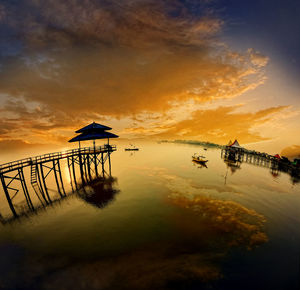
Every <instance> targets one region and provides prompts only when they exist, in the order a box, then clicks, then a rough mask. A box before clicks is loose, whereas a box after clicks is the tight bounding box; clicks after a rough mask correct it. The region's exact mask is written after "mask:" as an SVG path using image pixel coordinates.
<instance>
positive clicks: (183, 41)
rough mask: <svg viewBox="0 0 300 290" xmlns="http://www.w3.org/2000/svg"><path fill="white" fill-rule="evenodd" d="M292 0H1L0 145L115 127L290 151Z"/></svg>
mask: <svg viewBox="0 0 300 290" xmlns="http://www.w3.org/2000/svg"><path fill="white" fill-rule="evenodd" d="M299 15H300V2H299V1H297V0H286V1H282V0H265V1H259V0H253V1H241V0H202V1H201V0H197V1H196V0H178V1H177V0H170V1H168V0H163V1H157V0H65V1H59V0H22V1H17V0H0V34H1V38H0V104H1V107H0V114H1V119H0V148H3V147H5V146H15V147H14V148H19V147H24V146H25V147H26V146H31V145H34V144H45V143H46V144H51V143H53V144H65V143H66V142H67V140H69V139H70V138H71V137H73V135H74V134H73V133H74V131H75V130H76V129H78V128H80V127H82V126H84V125H86V124H88V123H90V122H92V121H95V122H99V123H103V124H105V125H108V126H111V127H113V128H114V130H113V132H114V133H116V134H118V135H120V137H122V138H124V139H126V138H134V139H135V138H139V139H140V138H144V139H151V140H161V139H170V140H173V139H193V140H202V141H211V142H216V143H220V144H226V143H228V141H229V140H230V139H231V140H232V139H235V138H237V139H238V140H239V142H240V143H241V144H242V145H244V146H246V147H247V148H254V149H257V150H263V151H266V152H270V153H273V152H274V153H275V152H277V151H278V152H281V150H282V149H284V148H287V147H289V148H290V149H285V150H286V152H287V151H289V152H290V151H291V150H299V153H300V134H299V131H300V95H299V93H300V53H299V51H300V33H299V31H300V17H299Z"/></svg>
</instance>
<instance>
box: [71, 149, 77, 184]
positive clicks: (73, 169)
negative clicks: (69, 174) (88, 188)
mask: <svg viewBox="0 0 300 290" xmlns="http://www.w3.org/2000/svg"><path fill="white" fill-rule="evenodd" d="M72 171H73V177H74V183H75V187H76V189H77V188H78V186H77V181H76V174H75V166H74V155H72Z"/></svg>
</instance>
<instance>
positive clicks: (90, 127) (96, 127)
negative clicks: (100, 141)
mask: <svg viewBox="0 0 300 290" xmlns="http://www.w3.org/2000/svg"><path fill="white" fill-rule="evenodd" d="M111 129H112V128H110V127H107V126H104V125H101V124H98V123H95V122H93V123H91V124H89V125H87V126H85V127H83V128H81V129H79V130H77V131H75V133H83V132H86V131H91V130H103V131H104V130H111Z"/></svg>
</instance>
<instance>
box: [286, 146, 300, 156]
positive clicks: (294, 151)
mask: <svg viewBox="0 0 300 290" xmlns="http://www.w3.org/2000/svg"><path fill="white" fill-rule="evenodd" d="M281 155H283V156H286V157H290V158H300V146H299V145H292V146H289V147H286V148H284V149H282V151H281Z"/></svg>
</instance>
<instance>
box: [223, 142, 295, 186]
mask: <svg viewBox="0 0 300 290" xmlns="http://www.w3.org/2000/svg"><path fill="white" fill-rule="evenodd" d="M221 158H223V159H224V160H225V161H230V162H235V163H239V164H240V163H243V162H245V163H248V164H252V165H256V166H261V167H265V168H269V169H270V170H271V171H273V172H275V171H277V172H279V171H281V172H285V173H288V174H289V175H290V176H291V177H292V179H293V180H295V181H297V180H299V179H300V168H299V167H296V166H294V165H292V163H291V162H286V161H285V160H282V159H278V158H276V157H275V156H273V155H269V154H266V153H260V152H256V151H250V150H247V149H243V150H240V149H238V150H236V149H234V148H231V147H229V146H226V147H225V148H223V149H222V150H221Z"/></svg>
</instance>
